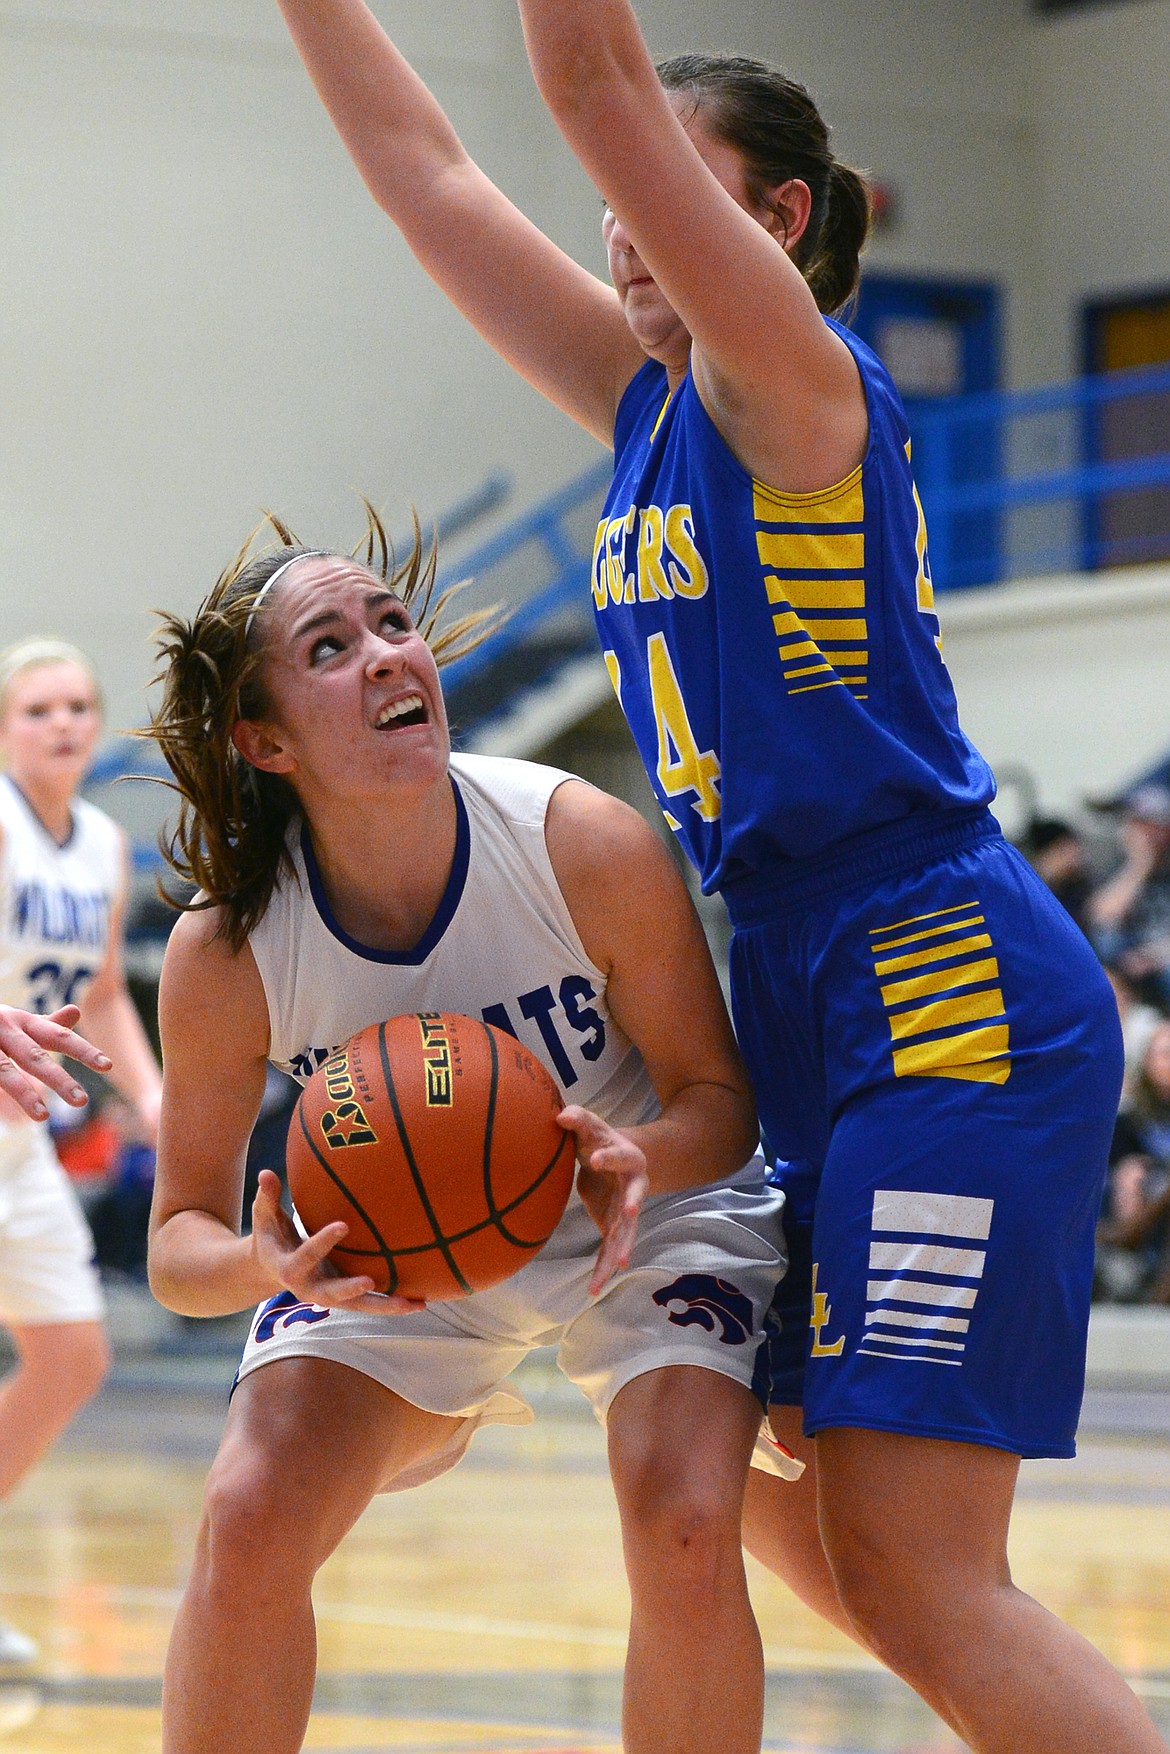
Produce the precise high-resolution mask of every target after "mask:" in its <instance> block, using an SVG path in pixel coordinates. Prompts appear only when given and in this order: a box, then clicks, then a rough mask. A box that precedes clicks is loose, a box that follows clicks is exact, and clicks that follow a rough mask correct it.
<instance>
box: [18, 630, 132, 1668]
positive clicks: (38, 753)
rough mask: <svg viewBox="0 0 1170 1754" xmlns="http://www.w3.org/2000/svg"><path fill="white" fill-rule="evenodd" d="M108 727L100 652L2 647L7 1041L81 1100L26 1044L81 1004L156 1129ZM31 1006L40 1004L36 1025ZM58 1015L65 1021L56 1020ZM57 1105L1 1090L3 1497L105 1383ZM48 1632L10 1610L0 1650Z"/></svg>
mask: <svg viewBox="0 0 1170 1754" xmlns="http://www.w3.org/2000/svg"><path fill="white" fill-rule="evenodd" d="M100 729H101V707H100V703H99V699H98V690H97V683H96V681H95V679H94V675H93V672H92V670H91V669H90V666H89V664H88V661H87V660H86V658H85V657H84V656H83V654H82V653H81V652H79V651H76V650H75V649H74V648H73V647H72V646H68V645H63V644H60V643H58V642H57V641H55V640H26V641H24V642H23V643H22V644H20V645H16V646H12V647H10V648H9V650H8V651H6V652H4V653H2V654H0V757H2V758H3V763H4V772H3V774H2V775H0V1011H2V1012H3V1014H4V1016H3V1021H4V1024H5V1027H6V1028H7V1029H8V1030H9V1032H10V1033H9V1034H8V1035H7V1036H0V1043H2V1045H3V1047H4V1049H5V1050H6V1051H7V1052H8V1053H9V1054H10V1055H21V1056H22V1063H23V1064H25V1065H26V1066H27V1067H28V1068H29V1069H30V1070H39V1073H40V1075H41V1077H42V1078H43V1079H44V1082H46V1083H48V1084H50V1085H52V1086H54V1087H55V1088H57V1089H58V1091H59V1092H60V1093H61V1094H62V1095H63V1096H65V1097H66V1099H67V1100H72V1101H74V1102H76V1101H78V1099H79V1098H80V1099H81V1100H84V1093H83V1092H81V1091H80V1089H79V1088H78V1087H77V1086H76V1085H75V1083H74V1080H73V1078H72V1076H71V1075H69V1074H68V1073H66V1072H65V1071H64V1070H63V1068H59V1067H58V1068H55V1069H49V1068H47V1067H46V1066H45V1065H44V1063H43V1061H42V1062H41V1063H40V1065H39V1068H38V1062H37V1060H36V1058H35V1054H34V1056H33V1057H32V1058H29V1057H28V1048H29V1047H30V1046H31V1045H32V1044H34V1043H35V1042H36V1041H37V1039H38V1038H39V1040H40V1044H41V1046H42V1047H53V1048H59V1049H64V1050H66V1051H71V1052H75V1051H76V1050H77V1048H78V1047H79V1046H80V1044H79V1042H78V1038H76V1037H74V1036H72V1034H71V1032H70V1031H68V1030H65V1029H63V1028H61V1027H59V1025H60V1024H61V1023H62V1022H66V1023H67V1022H69V1021H71V1020H73V1019H75V1018H76V1017H77V1015H78V1012H77V1008H78V1007H80V1016H81V1021H82V1027H83V1028H84V1029H85V1030H86V1031H87V1032H88V1033H89V1034H91V1035H92V1036H93V1039H94V1041H95V1042H96V1043H98V1044H99V1046H100V1047H101V1048H103V1049H105V1050H106V1051H107V1053H108V1055H109V1056H110V1058H109V1059H107V1058H106V1057H105V1056H104V1055H102V1054H99V1053H97V1052H96V1051H94V1050H92V1049H91V1050H89V1051H88V1052H85V1053H84V1054H83V1056H82V1057H84V1058H85V1059H86V1060H87V1061H88V1063H89V1064H90V1065H91V1066H93V1067H94V1068H95V1069H97V1070H109V1068H110V1060H111V1059H112V1060H113V1061H114V1062H115V1066H116V1069H115V1070H114V1071H113V1072H112V1074H111V1075H112V1076H113V1078H114V1080H115V1082H116V1083H117V1085H118V1087H119V1089H120V1090H121V1091H122V1092H123V1094H124V1095H126V1096H127V1097H129V1098H130V1100H131V1101H132V1102H133V1103H134V1104H135V1105H136V1107H137V1108H138V1110H139V1113H140V1114H141V1116H142V1120H143V1124H144V1126H145V1127H146V1129H147V1131H148V1133H149V1134H150V1135H151V1136H152V1137H153V1135H154V1132H155V1130H156V1128H157V1125H158V1107H159V1098H160V1090H161V1079H160V1076H159V1071H158V1067H157V1065H156V1063H155V1060H154V1056H153V1054H152V1053H151V1050H150V1046H149V1043H148V1042H147V1039H146V1036H145V1033H144V1032H143V1028H142V1024H141V1022H140V1021H139V1018H138V1013H137V1012H136V1011H135V1009H134V1006H133V1003H132V1002H131V999H130V996H129V994H128V992H127V991H126V985H125V981H124V979H123V976H122V968H121V955H120V947H121V935H122V916H123V913H124V910H125V903H126V852H125V847H124V843H123V836H122V832H121V830H120V829H119V828H118V827H117V826H116V824H115V823H113V822H111V821H110V819H109V817H108V816H105V815H103V813H102V812H101V811H100V810H96V809H95V808H94V807H93V806H92V805H91V804H87V803H86V802H85V801H84V800H82V799H79V798H77V797H75V796H74V794H75V792H76V789H77V787H78V785H79V783H80V781H81V779H82V778H83V776H84V774H85V771H86V768H87V767H88V766H89V762H90V758H91V756H92V754H93V750H94V744H95V743H96V741H97V737H98V734H99V731H100ZM34 1018H43V1019H44V1022H43V1023H41V1024H38V1023H37V1022H36V1021H34ZM53 1018H55V1019H56V1020H57V1021H56V1022H53V1021H50V1019H53ZM46 1119H47V1113H46V1110H45V1107H44V1104H43V1102H42V1101H41V1100H40V1098H39V1096H37V1095H36V1093H35V1091H34V1088H33V1086H32V1085H31V1084H30V1083H29V1082H28V1080H27V1079H22V1078H21V1074H20V1073H19V1070H17V1069H12V1070H10V1071H9V1074H8V1077H7V1078H6V1079H5V1081H4V1088H3V1089H2V1090H0V1321H3V1323H4V1325H5V1326H6V1327H7V1329H8V1330H9V1332H10V1334H11V1335H12V1339H13V1343H14V1345H15V1347H16V1352H17V1364H16V1368H15V1369H14V1370H13V1371H12V1372H11V1373H10V1374H9V1375H8V1377H7V1378H6V1379H5V1381H4V1383H3V1385H2V1386H0V1497H6V1496H7V1495H8V1493H9V1492H11V1491H12V1489H13V1487H14V1486H15V1485H16V1484H17V1482H18V1481H19V1480H20V1479H21V1478H22V1477H23V1476H24V1474H25V1473H26V1472H27V1471H28V1469H29V1468H30V1467H31V1466H32V1464H33V1463H34V1462H35V1461H37V1460H38V1458H39V1457H40V1456H41V1455H43V1454H44V1452H45V1450H46V1449H47V1448H48V1446H49V1445H50V1444H51V1443H52V1442H53V1440H54V1438H55V1437H57V1436H58V1434H59V1433H60V1432H61V1431H62V1430H63V1429H64V1427H65V1426H66V1425H67V1424H68V1422H69V1420H70V1419H71V1418H72V1417H73V1415H74V1414H75V1413H76V1412H77V1410H78V1408H80V1407H81V1406H83V1405H84V1404H85V1402H86V1401H87V1400H88V1399H89V1398H90V1396H91V1395H92V1394H93V1393H94V1391H95V1389H96V1388H97V1386H98V1384H99V1383H100V1382H101V1379H102V1376H103V1375H104V1373H105V1369H106V1365H107V1361H108V1354H107V1346H106V1339H105V1332H104V1329H103V1326H102V1296H101V1288H100V1286H99V1284H98V1278H97V1272H96V1270H95V1268H94V1265H93V1243H92V1239H91V1237H90V1234H89V1229H88V1226H87V1225H86V1222H85V1219H84V1217H83V1216H82V1213H81V1209H80V1207H79V1205H78V1203H77V1199H76V1196H75V1195H74V1193H73V1190H72V1188H71V1187H70V1185H69V1182H68V1179H67V1178H66V1176H65V1173H64V1171H63V1170H62V1168H61V1166H60V1164H59V1163H58V1162H57V1158H56V1155H55V1153H54V1151H53V1147H52V1144H51V1142H50V1140H49V1136H48V1130H47V1127H46V1126H45V1124H44V1123H45V1120H46ZM35 1655H36V1646H35V1645H34V1644H33V1642H32V1640H31V1639H29V1638H27V1637H26V1636H25V1635H24V1634H23V1633H21V1632H19V1631H18V1630H17V1629H16V1628H14V1627H10V1626H7V1625H5V1624H3V1623H0V1660H8V1661H26V1660H29V1659H31V1658H32V1657H34V1656H35Z"/></svg>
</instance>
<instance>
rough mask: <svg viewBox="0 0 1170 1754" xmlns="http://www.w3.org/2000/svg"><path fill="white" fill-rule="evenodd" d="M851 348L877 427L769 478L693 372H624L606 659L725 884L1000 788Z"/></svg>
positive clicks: (690, 836) (895, 461) (895, 406)
mask: <svg viewBox="0 0 1170 1754" xmlns="http://www.w3.org/2000/svg"><path fill="white" fill-rule="evenodd" d="M826 321H827V322H828V323H829V327H830V328H831V329H832V330H833V331H834V333H835V334H836V335H837V336H838V337H839V338H840V340H841V342H842V344H843V345H844V346H845V347H847V348H848V349H849V350H850V352H851V353H852V354H853V356H854V358H855V360H856V361H857V367H858V371H859V372H860V374H861V378H862V381H863V383H864V386H865V394H866V406H867V409H868V411H869V443H868V446H867V449H866V453H865V456H864V457H863V458H862V461H861V463H860V464H859V465H858V467H856V468H855V469H853V470H852V471H851V472H850V474H849V475H847V476H846V477H845V479H844V480H842V481H839V482H837V483H836V484H834V485H832V486H829V487H825V488H823V489H821V490H818V491H816V492H813V493H790V492H787V491H781V490H780V489H778V488H775V487H772V486H768V485H765V484H764V483H763V482H761V481H759V480H757V479H755V478H754V477H753V475H752V474H751V472H750V470H749V469H748V468H747V467H745V465H744V463H743V461H742V460H741V459H740V458H739V457H738V456H737V455H736V454H735V453H734V451H733V450H732V449H731V448H730V446H729V444H728V442H727V440H726V439H725V438H724V436H723V434H722V432H721V431H720V429H719V427H718V426H717V425H716V424H715V421H714V420H713V419H712V417H711V415H710V413H709V412H708V410H707V409H706V408H705V407H704V405H703V401H702V397H701V395H700V393H699V389H698V386H697V385H696V383H695V381H694V379H693V377H692V376H691V375H690V374H689V373H688V374H687V376H686V377H685V378H684V379H683V381H682V382H681V383H680V384H677V385H676V386H675V389H674V392H673V394H671V393H670V385H669V383H668V381H667V376H666V372H665V370H664V369H663V367H662V366H660V365H658V364H657V363H656V362H655V361H653V360H649V361H647V363H646V364H645V365H644V366H643V367H642V369H641V370H640V371H639V372H637V373H635V375H634V377H633V379H632V380H631V382H630V383H629V385H627V387H626V391H625V393H624V395H623V396H622V399H621V403H620V405H619V408H618V416H617V422H616V427H615V433H614V445H615V459H614V478H613V484H612V486H611V488H610V491H609V493H608V494H607V496H606V501H605V507H604V510H603V514H602V517H601V520H600V523H599V525H598V529H597V538H596V542H595V544H594V550H593V566H592V598H593V608H594V611H595V614H596V616H597V626H598V632H599V634H600V636H601V644H602V648H603V650H604V651H605V652H607V653H608V654H609V656H608V657H607V660H606V662H607V666H608V668H609V673H610V676H611V678H612V679H613V682H614V686H615V688H616V690H617V692H618V695H619V698H620V700H621V705H622V711H623V712H624V713H625V716H626V719H627V721H628V723H629V726H630V730H631V731H632V733H633V736H634V740H635V742H636V744H637V746H638V750H639V753H640V755H641V757H642V761H643V763H644V764H645V767H646V771H647V774H648V775H649V778H650V783H651V785H652V787H653V789H654V792H655V795H656V797H657V799H658V802H659V805H660V806H661V808H662V810H663V811H664V813H665V815H666V819H667V821H668V822H669V823H670V825H671V827H672V829H673V830H674V832H675V833H676V834H677V835H678V838H679V842H680V845H681V846H682V848H683V850H684V851H685V853H686V854H687V856H688V857H689V858H690V859H691V860H692V861H693V863H694V864H695V866H696V867H697V869H698V870H699V872H700V874H701V881H702V886H703V889H704V890H705V891H707V892H710V891H711V890H713V889H718V888H720V887H721V886H722V885H723V884H724V883H725V882H726V881H728V880H730V879H733V878H735V877H736V876H737V875H741V874H742V873H744V872H745V871H758V870H762V869H766V868H768V867H770V866H773V865H781V864H783V863H784V862H785V861H787V860H789V859H803V858H811V857H816V856H819V855H820V854H821V853H823V852H824V851H826V850H827V848H829V847H830V846H832V845H833V844H834V843H836V842H840V841H844V840H848V839H850V838H851V837H852V836H854V835H857V834H862V833H866V832H867V831H869V830H870V829H873V828H878V827H882V826H884V825H885V824H887V823H890V822H892V821H895V820H897V819H898V818H900V817H902V816H928V815H929V816H933V815H936V814H938V813H940V812H947V811H951V810H964V811H965V810H969V809H972V808H978V807H979V806H981V805H984V804H986V803H987V802H988V801H989V800H990V798H991V797H992V795H993V792H994V783H993V781H992V778H991V774H990V772H989V771H988V769H987V767H986V765H985V763H983V762H982V761H981V759H980V758H979V756H978V754H977V753H976V752H975V750H973V749H972V748H971V745H970V744H969V743H968V742H967V740H966V738H965V737H964V736H963V734H962V731H961V730H960V729H959V725H958V720H957V717H956V713H955V702H954V694H953V691H952V689H951V685H950V679H949V677H948V676H947V673H946V670H945V668H944V666H943V663H942V659H941V656H940V654H939V651H938V649H937V645H936V638H937V635H938V621H937V618H936V616H935V614H934V610H933V605H932V601H931V584H930V567H929V556H928V551H927V546H926V536H925V520H924V519H923V517H922V514H921V508H920V507H919V504H918V501H917V499H916V497H915V492H914V481H913V476H912V473H911V469H910V463H909V459H908V457H907V454H906V444H907V440H908V437H909V433H908V429H907V425H906V417H905V413H904V411H903V409H902V407H901V404H900V402H899V401H898V396H897V391H896V390H895V388H894V386H893V383H892V382H891V381H890V378H889V374H888V373H887V372H886V370H885V368H884V367H883V366H882V364H881V362H880V361H879V360H878V359H876V358H875V357H874V356H873V354H871V353H870V352H869V350H868V349H867V348H866V347H865V346H864V344H863V343H861V342H860V341H858V339H857V337H856V336H854V335H851V334H850V332H849V331H848V330H847V329H843V328H842V327H841V326H840V325H839V324H835V323H833V322H832V320H831V319H826Z"/></svg>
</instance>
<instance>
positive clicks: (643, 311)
mask: <svg viewBox="0 0 1170 1754" xmlns="http://www.w3.org/2000/svg"><path fill="white" fill-rule="evenodd" d="M671 103H672V105H673V106H674V109H675V111H676V113H677V115H678V117H679V120H680V121H681V122H682V124H683V126H684V127H685V129H686V131H687V134H688V135H689V137H690V140H691V143H692V145H693V146H694V147H695V149H696V151H697V152H698V154H699V157H700V158H701V159H702V160H703V163H704V164H705V165H706V166H707V169H708V170H709V171H710V172H711V174H712V176H713V177H714V178H715V180H716V181H717V182H718V183H720V184H721V185H722V187H723V188H724V189H726V190H727V193H728V194H729V195H730V196H731V198H732V200H733V201H735V203H736V204H737V206H740V207H742V208H743V210H744V212H745V213H750V214H751V215H752V217H753V219H756V220H758V221H759V223H760V224H761V225H769V226H771V225H774V223H775V215H774V214H773V212H772V210H771V208H767V207H762V206H761V205H760V204H759V202H757V201H755V200H753V198H752V196H751V195H750V194H749V193H748V187H747V168H746V165H745V163H744V160H743V157H742V156H741V154H740V153H739V151H738V150H737V149H736V148H735V147H734V146H729V145H728V144H727V142H726V141H725V140H720V139H719V138H718V137H717V136H716V135H715V134H714V133H712V131H711V129H710V128H709V127H708V125H707V123H706V122H705V121H704V119H703V113H702V111H701V110H698V111H696V110H695V109H694V105H693V103H692V101H691V99H690V98H689V97H687V96H686V95H685V94H683V93H681V92H680V93H672V94H671ZM601 235H602V238H603V240H604V242H605V248H606V254H607V255H608V257H609V273H610V278H611V280H612V281H613V284H614V288H615V290H616V292H617V295H618V298H619V299H620V300H621V305H622V310H623V311H624V313H625V318H626V322H627V323H628V324H629V325H630V328H631V330H632V331H633V334H634V336H635V339H636V340H637V341H638V342H639V344H640V345H641V347H642V348H643V350H644V351H645V352H646V353H647V354H648V355H649V356H650V358H651V359H657V360H659V361H661V362H662V363H663V364H664V365H669V364H670V363H671V362H672V359H673V358H676V357H680V356H681V357H682V359H683V360H684V362H685V357H686V354H687V352H688V351H689V349H690V344H691V338H690V335H689V334H688V332H687V330H686V328H685V327H684V325H683V322H682V319H681V318H680V317H679V315H678V313H677V311H675V309H674V308H673V306H672V305H671V304H670V303H669V301H668V300H667V298H666V296H665V295H664V294H663V293H662V292H661V291H660V290H659V288H658V285H657V282H656V281H655V280H654V278H653V276H652V275H651V274H650V272H649V270H648V269H647V268H646V265H645V264H644V263H643V261H642V260H641V258H640V257H639V255H638V252H637V250H636V249H635V248H634V246H633V243H632V241H631V239H630V234H629V232H628V231H627V230H626V228H625V226H624V225H623V224H622V222H621V220H620V219H619V218H618V217H617V215H616V214H615V213H614V212H613V210H612V209H611V208H609V207H607V208H606V210H605V217H604V218H603V220H602V222H601Z"/></svg>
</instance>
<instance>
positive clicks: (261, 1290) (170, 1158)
mask: <svg viewBox="0 0 1170 1754" xmlns="http://www.w3.org/2000/svg"><path fill="white" fill-rule="evenodd" d="M217 925H218V917H217V914H216V912H215V911H214V910H207V911H206V912H198V913H188V914H184V915H183V916H182V918H181V919H180V920H179V922H178V923H177V925H176V926H175V928H174V930H173V931H172V933H171V937H170V942H169V943H168V945H167V953H166V957H165V959H164V962H163V971H162V980H161V983H160V987H159V1029H160V1033H161V1036H162V1046H163V1103H162V1122H161V1126H160V1129H159V1148H158V1168H157V1172H156V1175H155V1184H154V1203H153V1206H152V1209H151V1217H150V1253H149V1268H150V1285H151V1290H152V1291H153V1292H154V1295H155V1296H156V1297H157V1298H158V1300H159V1302H160V1303H162V1304H164V1305H165V1306H166V1307H167V1308H168V1309H173V1310H177V1311H178V1312H179V1313H180V1314H182V1315H199V1316H216V1315H231V1314H233V1313H234V1312H235V1311H237V1310H241V1309H247V1308H248V1307H249V1305H251V1304H254V1303H258V1302H260V1300H261V1299H262V1298H265V1297H270V1296H272V1295H273V1294H274V1293H276V1292H279V1291H282V1290H290V1291H294V1292H295V1293H296V1295H297V1296H298V1297H299V1298H301V1299H303V1300H304V1301H306V1302H311V1303H318V1304H321V1305H323V1306H326V1305H328V1306H338V1307H340V1306H343V1305H344V1306H345V1307H348V1308H374V1309H376V1310H378V1311H380V1312H382V1313H387V1312H390V1311H392V1310H397V1309H400V1308H409V1307H413V1306H412V1305H409V1304H407V1303H406V1300H405V1299H398V1298H387V1297H375V1296H373V1295H372V1293H373V1282H372V1280H370V1279H368V1278H365V1277H360V1278H348V1277H345V1276H343V1275H341V1274H339V1273H337V1271H336V1270H335V1269H333V1268H332V1267H331V1265H330V1263H329V1262H327V1261H326V1259H325V1257H326V1255H327V1254H328V1252H329V1250H330V1249H332V1248H334V1247H335V1246H336V1245H337V1243H339V1242H340V1241H342V1240H343V1238H344V1236H345V1232H346V1226H345V1225H344V1224H330V1225H326V1226H325V1228H324V1229H323V1230H321V1231H318V1232H317V1233H316V1235H314V1236H312V1237H310V1238H309V1239H308V1240H307V1241H306V1240H302V1239H301V1237H300V1236H299V1235H298V1234H297V1232H296V1231H295V1229H294V1228H293V1226H292V1224H291V1223H290V1221H289V1219H288V1218H287V1216H286V1215H285V1213H283V1212H282V1211H281V1209H280V1184H279V1182H278V1181H277V1178H276V1177H275V1176H274V1175H273V1174H271V1172H265V1173H264V1174H262V1175H261V1178H260V1180H261V1187H260V1191H259V1193H258V1194H257V1197H256V1203H255V1205H254V1207H253V1211H252V1232H251V1235H249V1236H241V1234H240V1218H241V1201H242V1195H243V1186H244V1164H245V1158H246V1155H247V1149H248V1140H249V1138H250V1136H251V1132H252V1128H253V1126H254V1124H255V1121H256V1116H257V1114H258V1113H259V1109H260V1098H261V1096H262V1095H263V1092H264V1074H265V1066H266V1059H267V1049H268V1011H267V1005H266V1003H265V998H264V989H263V985H262V983H261V980H260V975H259V971H258V970H257V968H256V962H255V958H254V957H253V955H252V952H251V950H250V949H249V948H248V947H247V946H246V945H245V946H244V948H243V949H242V950H240V951H238V952H237V951H233V950H232V949H230V947H229V946H228V945H227V944H226V943H225V942H224V941H223V939H222V938H220V937H217V936H216V927H217Z"/></svg>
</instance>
